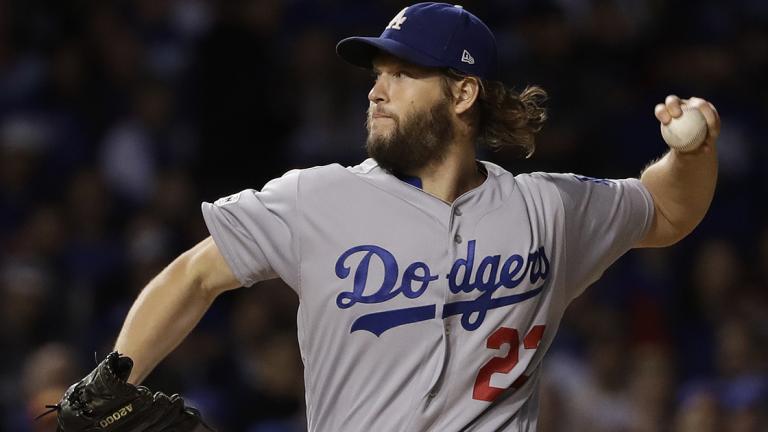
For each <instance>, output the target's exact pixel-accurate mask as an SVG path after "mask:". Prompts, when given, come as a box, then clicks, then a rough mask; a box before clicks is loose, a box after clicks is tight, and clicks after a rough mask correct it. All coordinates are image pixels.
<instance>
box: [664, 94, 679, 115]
mask: <svg viewBox="0 0 768 432" xmlns="http://www.w3.org/2000/svg"><path fill="white" fill-rule="evenodd" d="M664 104H666V105H667V111H669V114H670V115H671V116H672V117H674V118H677V117H680V116H681V115H683V110H682V109H680V98H679V97H677V96H675V95H669V96H667V98H666V99H664Z"/></svg>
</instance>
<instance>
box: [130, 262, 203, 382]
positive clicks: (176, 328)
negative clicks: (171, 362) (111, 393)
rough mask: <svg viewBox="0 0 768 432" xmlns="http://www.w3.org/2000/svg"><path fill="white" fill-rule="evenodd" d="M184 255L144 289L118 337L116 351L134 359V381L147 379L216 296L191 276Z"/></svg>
mask: <svg viewBox="0 0 768 432" xmlns="http://www.w3.org/2000/svg"><path fill="white" fill-rule="evenodd" d="M189 253H190V252H188V253H187V254H189ZM185 255H186V254H185ZM185 255H182V256H181V257H179V258H178V259H177V260H176V261H174V262H173V263H172V264H171V265H169V266H168V267H166V268H165V270H163V271H162V272H161V273H160V274H159V275H157V277H155V278H154V279H153V280H152V281H151V282H150V283H149V284H148V285H147V286H146V287H145V288H144V290H143V291H142V292H141V294H140V295H139V297H138V298H137V299H136V301H135V302H134V304H133V306H132V307H131V310H130V311H129V312H128V317H127V318H126V320H125V323H124V324H123V328H122V330H121V331H120V335H119V336H118V338H117V342H116V344H115V350H116V351H118V352H120V353H121V354H125V355H127V356H129V357H131V358H132V359H133V361H134V368H133V371H132V372H131V377H130V378H129V381H130V382H132V383H139V382H141V381H142V380H144V378H146V376H147V375H148V374H149V373H150V371H152V369H154V368H155V366H156V365H157V364H158V363H159V362H160V361H161V360H162V359H163V358H164V357H165V356H167V355H168V354H169V353H170V352H171V351H172V350H173V349H174V348H176V346H178V345H179V343H181V341H182V340H183V339H184V338H185V337H186V336H187V335H188V334H189V332H190V331H191V330H192V329H193V328H194V327H195V325H197V323H198V321H200V318H201V317H202V316H203V315H204V314H205V312H206V311H207V310H208V308H209V307H210V305H211V303H212V302H213V296H211V295H208V294H206V292H205V291H204V290H203V289H202V287H201V284H200V281H199V280H197V279H196V278H194V277H192V276H191V275H193V274H194V273H193V272H192V271H191V269H190V268H188V267H189V266H190V265H191V264H190V260H189V259H188V257H187V256H185Z"/></svg>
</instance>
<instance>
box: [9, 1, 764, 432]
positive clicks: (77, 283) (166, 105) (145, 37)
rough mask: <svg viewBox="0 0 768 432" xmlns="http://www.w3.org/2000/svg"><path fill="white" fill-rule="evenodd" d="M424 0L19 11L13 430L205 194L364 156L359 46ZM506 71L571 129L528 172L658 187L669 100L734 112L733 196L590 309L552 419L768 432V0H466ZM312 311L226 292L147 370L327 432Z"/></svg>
mask: <svg viewBox="0 0 768 432" xmlns="http://www.w3.org/2000/svg"><path fill="white" fill-rule="evenodd" d="M403 6H405V3H404V2H402V1H377V2H368V3H365V2H356V1H342V0H324V1H314V2H313V1H302V0H292V1H279V0H221V1H214V0H125V1H85V0H72V1H61V2H57V1H47V2H45V1H22V0H18V1H3V2H0V350H1V351H2V356H0V428H2V430H6V431H14V432H16V431H19V432H23V431H37V430H44V431H49V430H52V426H51V421H52V420H53V419H52V417H48V418H46V419H43V420H41V421H40V422H37V423H34V422H31V420H30V419H31V417H33V416H34V415H36V414H38V413H40V412H41V411H43V409H42V407H43V405H44V403H50V402H52V401H54V400H56V399H58V396H59V395H60V394H61V392H62V391H63V390H64V389H65V388H66V387H67V386H68V385H69V384H70V383H71V382H73V381H75V380H76V379H77V378H79V377H80V376H82V375H83V374H85V373H86V372H87V371H89V370H90V369H91V368H92V367H93V366H94V364H95V360H94V357H98V358H101V357H103V356H104V355H105V354H106V353H107V352H108V351H109V350H110V347H111V344H112V343H113V341H114V338H115V337H116V335H117V332H118V330H119V326H120V324H121V322H122V320H123V318H124V316H125V314H126V312H127V309H128V307H129V306H130V304H131V302H132V301H133V299H134V298H135V296H136V295H137V293H138V291H139V290H140V289H141V287H142V286H143V285H144V284H145V283H146V282H147V281H148V280H149V279H150V278H151V277H152V276H153V275H154V274H156V273H157V272H158V271H159V270H160V269H161V268H162V267H163V266H164V265H165V264H167V263H168V262H169V261H170V260H171V259H172V258H173V257H174V256H176V255H177V254H178V253H180V252H181V251H183V250H185V249H186V248H188V247H190V246H191V245H193V244H194V243H196V242H197V241H199V240H200V239H202V238H203V237H204V236H205V235H206V234H207V232H206V230H205V227H204V224H203V221H202V218H201V215H200V212H199V203H200V201H201V200H208V201H212V200H214V199H216V198H218V197H220V196H224V195H228V194H230V193H232V192H235V191H238V190H240V189H243V188H247V187H253V188H260V187H261V186H262V185H263V184H264V183H265V182H266V181H267V180H268V179H270V178H272V177H275V176H278V175H280V174H281V173H282V172H284V171H286V170H288V169H290V168H294V167H307V166H311V165H315V164H325V163H330V162H334V161H338V162H340V163H342V164H345V165H352V164H356V163H357V162H358V161H360V160H361V159H362V158H363V157H364V150H363V147H362V145H363V142H364V127H363V121H364V110H365V108H366V104H367V101H366V94H367V91H368V87H369V85H370V83H371V80H370V77H369V75H368V74H367V73H366V72H364V71H360V70H356V69H354V68H352V67H349V66H347V65H345V64H343V63H342V62H341V61H340V60H339V59H337V58H336V56H335V54H334V44H335V42H336V41H337V40H338V39H339V38H341V37H344V36H349V35H352V34H377V33H378V32H379V31H380V30H381V28H383V27H384V25H385V24H386V22H387V21H388V20H389V19H390V17H391V16H393V15H394V14H395V13H396V12H397V11H399V10H400V9H401V8H402V7H403ZM464 6H465V7H467V8H468V9H470V10H472V11H473V12H474V13H476V14H477V15H479V16H480V17H481V18H483V19H484V20H486V22H487V23H488V24H489V26H490V27H491V28H493V29H494V31H495V32H496V35H497V38H498V41H499V46H500V50H501V55H502V61H503V70H504V75H505V77H506V81H507V82H508V83H509V84H513V85H515V86H517V87H518V88H520V87H521V86H523V85H524V84H526V83H536V84H540V85H542V86H544V87H545V88H546V89H547V90H548V91H549V93H550V96H551V102H550V104H549V107H550V120H549V122H548V123H547V125H546V127H545V129H544V131H543V132H542V133H541V135H540V139H539V140H538V148H537V151H536V154H535V155H534V157H533V158H532V159H530V160H526V161H519V160H516V159H514V158H513V157H512V155H509V154H504V153H497V154H486V155H484V156H483V157H486V158H488V159H490V160H492V161H495V162H498V163H500V164H501V165H503V166H505V167H506V168H508V169H510V170H512V171H514V172H524V171H532V170H545V171H565V172H578V173H581V174H585V175H590V176H596V177H629V176H636V175H638V174H639V172H640V170H641V169H642V168H643V167H644V165H645V164H646V163H648V162H649V161H651V160H652V159H654V158H656V157H658V156H660V155H661V154H662V153H663V152H664V151H665V146H664V144H663V142H662V141H661V138H660V136H659V131H658V123H657V122H656V120H655V119H654V117H653V106H654V104H655V103H657V102H659V101H661V100H663V98H664V96H666V95H667V94H668V93H675V94H678V95H681V96H688V95H698V96H702V97H705V98H707V99H709V100H711V101H712V102H714V103H715V105H716V106H717V107H718V109H719V111H720V113H721V116H722V118H723V130H722V136H721V138H720V141H719V150H720V155H721V164H720V167H721V171H720V181H719V185H718V191H717V194H716V197H715V201H714V204H713V207H712V209H711V210H710V213H709V215H708V216H707V218H706V219H705V221H704V222H703V224H702V225H701V226H700V227H699V228H698V229H697V230H696V231H695V232H694V233H693V234H692V235H691V236H689V237H688V238H687V239H685V240H684V241H682V242H681V243H679V244H678V245H676V246H674V247H672V248H668V249H663V250H643V251H633V252H631V253H629V254H628V255H627V256H625V257H624V258H623V259H621V260H620V261H619V263H617V264H616V265H615V266H614V267H613V268H612V269H611V270H610V271H608V272H607V273H606V275H605V277H604V278H603V279H602V280H601V281H600V282H599V283H597V284H596V285H595V286H593V287H592V288H590V289H589V290H588V291H587V293H586V294H585V295H583V296H582V297H581V298H579V299H578V300H577V301H576V302H575V303H574V304H573V305H572V306H571V308H570V310H569V312H568V314H567V316H566V318H565V319H564V322H563V325H562V326H561V330H560V334H559V337H558V339H557V343H556V344H555V345H554V346H553V348H552V350H551V352H550V353H549V355H548V360H547V362H546V365H547V366H546V373H545V379H544V383H543V389H542V396H541V403H542V419H541V426H540V430H541V431H543V432H552V431H606V432H607V431H633V432H640V431H642V432H646V431H675V432H684V431H685V432H688V431H696V432H702V431H704V432H706V431H734V432H735V431H739V432H747V431H765V430H768V420H767V419H766V417H768V415H767V414H766V411H768V408H767V405H766V400H767V399H768V396H767V394H768V392H767V390H766V389H768V377H767V376H766V364H767V362H766V360H767V357H766V347H767V346H768V344H766V342H768V286H767V285H768V223H766V220H768V219H766V201H765V199H766V189H767V188H768V169H766V168H768V151H767V150H766V145H765V141H766V138H767V137H768V131H767V130H766V124H767V123H768V102H767V101H768V80H767V79H766V77H767V76H768V3H766V2H764V1H761V0H731V1H728V2H720V1H713V0H705V1H695V2H694V1H676V2H665V1H660V0H656V1H651V0H593V1H587V0H560V1H551V2H544V1H535V0H530V1H501V0H496V1H485V2H480V1H467V2H465V3H464ZM295 308H296V299H295V296H294V295H293V293H292V292H291V291H290V290H289V289H287V288H286V287H285V286H281V283H279V282H277V281H270V282H266V283H263V284H259V286H257V287H254V288H252V289H245V290H239V291H236V292H233V293H228V294H227V295H224V296H223V297H222V298H220V299H219V300H218V301H217V302H216V303H215V305H214V307H213V308H212V310H211V311H210V312H209V313H208V315H207V316H206V317H205V318H204V320H203V322H202V323H201V325H200V326H199V327H198V328H197V329H196V330H195V331H194V333H193V334H192V335H191V336H190V337H189V338H188V340H187V341H185V342H184V343H183V345H182V346H181V347H180V348H179V349H178V350H177V351H176V352H174V353H173V354H172V355H171V356H170V357H169V358H168V359H167V360H166V361H165V362H164V363H162V365H161V366H160V367H159V368H158V369H157V370H156V371H155V373H153V375H152V376H151V377H150V378H149V380H148V381H147V384H148V385H150V386H151V387H152V388H153V389H160V390H164V391H166V392H181V393H182V394H183V395H185V396H186V398H187V399H188V400H190V401H193V403H194V404H197V405H198V406H199V407H200V408H202V410H203V412H204V413H205V416H206V418H208V419H210V420H211V421H212V423H214V424H215V425H217V426H218V427H219V428H220V429H221V430H223V431H235V432H236V431H248V432H257V431H258V432H267V431H270V432H274V431H284V432H285V431H300V430H302V429H303V421H304V420H303V417H302V416H303V409H304V408H303V405H302V404H303V402H302V401H303V389H302V368H301V362H300V358H299V356H298V350H297V346H296V338H295V334H294V332H295Z"/></svg>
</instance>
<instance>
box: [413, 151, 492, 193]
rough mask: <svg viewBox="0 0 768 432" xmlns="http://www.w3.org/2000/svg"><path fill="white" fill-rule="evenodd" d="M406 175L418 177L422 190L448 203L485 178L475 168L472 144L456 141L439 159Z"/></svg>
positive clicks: (479, 183)
mask: <svg viewBox="0 0 768 432" xmlns="http://www.w3.org/2000/svg"><path fill="white" fill-rule="evenodd" d="M408 175H412V176H415V177H419V178H420V179H421V183H422V188H423V190H424V192H427V193H429V194H431V195H434V196H435V197H437V198H440V199H441V200H443V201H445V202H446V203H449V204H450V203H452V202H453V201H455V200H456V198H458V197H459V196H461V195H462V194H463V193H465V192H467V191H469V190H472V189H474V188H476V187H478V186H480V185H481V184H482V183H483V181H484V180H485V175H484V174H483V173H481V172H479V170H478V169H477V162H476V161H475V150H474V148H473V146H471V145H469V144H467V145H458V143H455V144H454V145H451V146H450V147H449V148H448V149H447V151H446V155H445V157H444V158H442V159H441V160H439V161H436V162H433V163H431V164H429V165H427V166H426V167H424V168H421V169H418V170H415V171H414V172H412V173H408Z"/></svg>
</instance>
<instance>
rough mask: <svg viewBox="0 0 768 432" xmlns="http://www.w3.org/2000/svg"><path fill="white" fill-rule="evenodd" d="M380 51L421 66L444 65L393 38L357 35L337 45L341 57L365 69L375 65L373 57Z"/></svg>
mask: <svg viewBox="0 0 768 432" xmlns="http://www.w3.org/2000/svg"><path fill="white" fill-rule="evenodd" d="M380 51H383V52H386V53H388V54H391V55H393V56H395V57H398V58H400V59H403V60H406V61H408V62H411V63H414V64H417V65H421V66H426V67H441V66H442V62H440V61H439V60H437V59H435V58H433V57H432V56H430V55H428V54H425V53H422V52H420V51H417V50H415V49H413V48H411V47H409V46H407V45H404V44H402V43H400V42H397V41H395V40H392V39H384V38H379V37H361V36H355V37H350V38H346V39H343V40H341V41H340V42H339V43H338V44H337V45H336V54H338V55H339V57H341V58H342V59H344V61H346V62H347V63H350V64H353V65H355V66H359V67H362V68H365V69H371V68H372V67H373V64H372V63H373V58H374V57H376V55H377V54H378V53H379V52H380Z"/></svg>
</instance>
